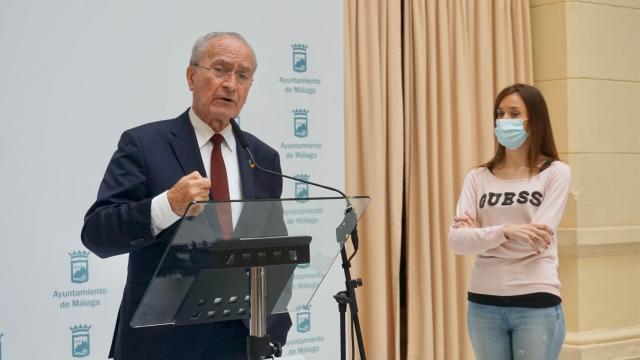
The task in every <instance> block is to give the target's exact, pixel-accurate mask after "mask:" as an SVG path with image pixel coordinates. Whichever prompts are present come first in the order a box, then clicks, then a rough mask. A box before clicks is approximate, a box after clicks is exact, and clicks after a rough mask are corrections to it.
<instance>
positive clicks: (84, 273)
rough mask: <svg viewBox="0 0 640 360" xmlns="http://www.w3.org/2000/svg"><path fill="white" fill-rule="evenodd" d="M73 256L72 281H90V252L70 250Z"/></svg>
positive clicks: (70, 254)
mask: <svg viewBox="0 0 640 360" xmlns="http://www.w3.org/2000/svg"><path fill="white" fill-rule="evenodd" d="M69 256H70V257H71V282H72V283H76V284H82V283H85V282H87V281H89V252H88V251H80V250H78V251H74V252H70V253H69Z"/></svg>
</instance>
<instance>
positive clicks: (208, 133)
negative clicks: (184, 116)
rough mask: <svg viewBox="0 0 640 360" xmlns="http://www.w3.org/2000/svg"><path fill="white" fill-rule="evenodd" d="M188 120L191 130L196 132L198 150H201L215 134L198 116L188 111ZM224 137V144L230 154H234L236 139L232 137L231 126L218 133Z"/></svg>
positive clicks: (190, 110)
mask: <svg viewBox="0 0 640 360" xmlns="http://www.w3.org/2000/svg"><path fill="white" fill-rule="evenodd" d="M189 120H191V125H193V130H195V132H196V140H197V141H198V148H200V149H202V147H203V146H205V145H206V144H207V143H209V141H210V140H211V137H212V136H213V134H215V132H214V131H213V129H211V128H210V127H209V125H207V124H206V123H205V122H204V121H202V120H201V119H200V118H199V117H198V115H196V113H195V112H194V111H193V109H192V108H191V109H189ZM219 134H220V135H222V137H224V143H225V145H226V146H227V148H228V149H229V150H231V152H232V153H235V152H236V137H235V136H233V130H232V128H231V124H229V125H227V126H226V127H225V128H224V129H222V131H220V132H219Z"/></svg>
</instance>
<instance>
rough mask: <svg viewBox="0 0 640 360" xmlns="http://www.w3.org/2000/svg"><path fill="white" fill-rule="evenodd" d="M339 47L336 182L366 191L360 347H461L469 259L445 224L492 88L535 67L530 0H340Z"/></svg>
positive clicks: (435, 354)
mask: <svg viewBox="0 0 640 360" xmlns="http://www.w3.org/2000/svg"><path fill="white" fill-rule="evenodd" d="M345 47H346V60H345V75H346V77H345V82H346V85H345V123H346V125H345V126H346V135H345V136H346V145H347V149H348V155H347V161H346V163H347V190H348V192H349V193H351V194H368V195H371V196H372V199H373V200H372V204H371V207H370V209H369V210H368V212H367V213H366V214H365V218H364V221H363V223H362V224H361V226H360V229H361V234H362V235H361V236H362V238H363V239H364V241H363V243H362V245H361V251H360V253H359V255H358V257H357V258H358V262H357V263H356V269H357V273H358V274H359V276H362V277H363V278H364V280H365V286H364V287H363V288H361V289H358V290H357V293H358V301H359V303H360V305H361V308H360V317H361V322H362V325H363V330H364V335H365V345H366V348H367V358H369V359H384V360H388V359H446V360H450V359H471V358H473V355H472V351H471V349H470V345H469V342H468V340H467V335H466V326H465V311H466V310H465V309H466V286H467V277H468V274H469V271H470V265H471V262H472V259H470V258H462V257H456V256H455V255H453V253H452V252H451V250H450V249H449V247H448V245H447V232H448V228H449V225H450V223H451V221H452V216H453V213H454V208H455V203H456V201H457V196H458V194H459V191H460V186H461V183H462V179H463V177H464V175H465V173H466V172H467V171H468V170H469V169H470V168H471V167H472V166H474V165H476V164H479V163H481V162H482V161H485V160H487V159H488V157H489V156H490V155H491V154H492V152H493V148H494V140H493V122H492V117H493V114H492V104H493V99H494V97H495V95H496V93H497V92H498V91H499V90H500V89H501V88H503V87H504V86H506V85H509V84H511V83H514V82H525V83H531V82H532V81H533V75H532V70H533V69H532V65H531V57H532V54H531V36H530V25H529V2H528V0H482V1H478V0H395V1H393V0H387V1H385V0H366V1H364V0H361V1H356V0H345ZM401 263H402V266H401ZM401 271H402V273H403V277H402V278H400V276H399V274H400V272H401ZM400 310H402V315H400V314H401V313H400Z"/></svg>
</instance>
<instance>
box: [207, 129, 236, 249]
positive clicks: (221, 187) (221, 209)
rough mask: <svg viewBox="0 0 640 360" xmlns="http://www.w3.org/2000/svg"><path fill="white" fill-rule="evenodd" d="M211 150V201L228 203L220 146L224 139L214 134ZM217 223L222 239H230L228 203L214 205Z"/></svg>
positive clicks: (225, 174)
mask: <svg viewBox="0 0 640 360" xmlns="http://www.w3.org/2000/svg"><path fill="white" fill-rule="evenodd" d="M211 142H212V143H213V150H212V151H211V194H210V197H211V200H215V201H229V181H228V180H227V168H226V167H225V166H224V160H223V159H222V149H221V145H222V142H224V137H223V136H222V135H220V134H215V135H213V136H212V137H211ZM216 212H217V213H218V221H219V223H220V230H221V232H222V238H223V239H230V238H231V234H232V233H233V225H232V221H231V205H230V204H229V203H228V202H225V203H220V204H216Z"/></svg>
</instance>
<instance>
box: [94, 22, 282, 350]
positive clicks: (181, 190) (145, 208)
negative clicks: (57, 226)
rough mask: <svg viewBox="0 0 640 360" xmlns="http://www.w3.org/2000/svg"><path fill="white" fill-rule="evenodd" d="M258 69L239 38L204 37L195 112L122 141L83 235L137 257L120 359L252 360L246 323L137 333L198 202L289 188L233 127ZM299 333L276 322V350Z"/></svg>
mask: <svg viewBox="0 0 640 360" xmlns="http://www.w3.org/2000/svg"><path fill="white" fill-rule="evenodd" d="M256 67H257V63H256V56H255V53H254V51H253V49H252V48H251V46H250V45H249V44H248V43H247V42H246V41H245V39H244V38H243V37H242V36H240V35H239V34H237V33H210V34H207V35H204V36H202V37H201V38H199V39H198V40H197V41H196V43H195V45H194V46H193V51H192V54H191V60H190V63H189V66H188V67H187V74H186V75H187V83H188V85H189V89H190V90H191V92H192V93H193V102H192V105H191V108H189V109H188V110H186V111H185V112H184V113H183V114H182V115H180V116H178V117H177V118H175V119H170V120H163V121H158V122H153V123H149V124H145V125H142V126H139V127H136V128H133V129H129V130H127V131H125V132H124V133H123V134H122V136H121V138H120V141H119V143H118V147H117V150H116V151H115V153H114V154H113V157H112V158H111V161H110V162H109V165H108V167H107V170H106V173H105V175H104V178H103V180H102V183H101V184H100V188H99V191H98V196H97V200H96V201H95V203H94V204H93V205H92V206H91V208H90V209H89V210H88V212H87V214H86V216H85V220H84V226H83V228H82V242H83V243H84V245H85V246H86V247H87V248H88V249H90V250H91V251H93V252H94V253H95V254H97V255H98V256H100V257H102V258H105V257H109V256H114V255H120V254H129V265H128V274H127V281H126V286H125V289H124V294H123V298H122V303H121V305H120V310H119V314H118V321H117V324H116V329H115V334H114V337H113V342H112V345H111V352H110V358H114V359H117V360H143V359H150V360H177V359H180V360H200V359H207V360H240V359H246V337H247V335H248V333H249V331H248V328H247V326H246V325H245V323H243V321H241V320H232V321H225V322H214V323H208V324H199V325H192V326H158V327H147V328H135V329H134V328H132V327H130V326H129V323H130V321H131V319H132V316H133V314H134V312H135V310H136V307H137V305H138V304H139V303H140V300H141V298H142V296H143V294H144V291H145V288H146V287H147V285H148V284H149V282H150V280H151V278H152V276H153V273H154V270H155V269H156V267H157V266H158V264H159V262H160V260H161V258H162V255H163V254H164V252H165V249H166V248H167V245H168V243H169V241H170V239H171V237H172V235H173V233H174V232H175V230H176V227H177V223H178V220H179V219H180V217H181V216H182V215H183V214H184V213H185V210H186V209H187V207H188V206H189V204H190V203H191V202H193V201H206V200H230V199H231V200H233V199H266V198H270V199H273V198H280V196H281V193H282V178H281V177H278V176H275V175H270V174H268V173H266V172H259V171H254V169H252V168H251V167H250V166H249V161H248V156H247V154H246V152H244V151H243V149H242V148H241V147H240V143H239V140H238V136H239V134H238V133H236V131H234V129H233V128H232V126H231V125H230V121H231V120H230V119H233V118H236V117H237V116H238V114H239V113H240V110H241V109H242V107H243V105H244V103H245V101H246V99H247V95H248V94H249V90H250V88H251V85H252V83H253V74H254V72H255V70H256ZM237 131H240V130H237ZM243 135H244V138H245V139H246V142H247V145H248V147H249V149H250V150H251V153H252V154H253V156H254V157H255V160H256V162H257V163H259V164H261V165H262V166H263V167H265V168H267V169H269V170H273V171H276V172H278V173H279V172H281V169H280V158H279V156H278V153H277V152H276V151H275V150H274V149H273V148H271V147H269V146H268V145H266V144H265V143H264V142H262V141H260V140H259V139H258V138H256V137H255V136H253V135H251V134H249V133H246V132H244V133H243ZM238 212H239V211H238V209H236V208H232V214H231V216H230V217H229V218H228V219H226V220H225V219H221V224H220V227H221V228H222V229H223V231H224V229H225V227H226V228H231V229H233V226H234V225H235V223H236V222H237V221H238ZM290 328H291V319H290V317H289V314H286V313H285V314H278V315H272V316H269V318H268V325H267V329H268V333H269V334H270V335H271V339H272V341H273V342H279V343H281V344H284V343H285V342H286V338H287V333H288V331H289V329H290Z"/></svg>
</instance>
